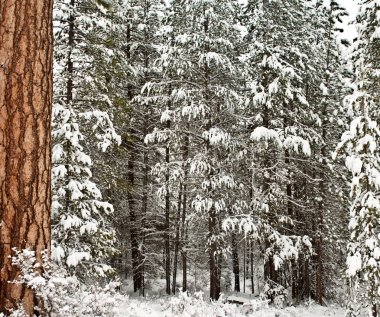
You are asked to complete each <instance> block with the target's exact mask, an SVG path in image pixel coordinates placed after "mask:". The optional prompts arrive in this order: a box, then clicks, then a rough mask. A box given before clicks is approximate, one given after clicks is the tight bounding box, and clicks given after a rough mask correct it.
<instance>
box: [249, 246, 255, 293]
mask: <svg viewBox="0 0 380 317" xmlns="http://www.w3.org/2000/svg"><path fill="white" fill-rule="evenodd" d="M250 242H251V243H250V249H251V252H250V264H251V290H252V294H255V280H254V278H255V276H254V273H253V241H250Z"/></svg>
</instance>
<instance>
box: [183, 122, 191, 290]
mask: <svg viewBox="0 0 380 317" xmlns="http://www.w3.org/2000/svg"><path fill="white" fill-rule="evenodd" d="M187 129H190V124H187ZM189 147H190V140H189V135H188V134H186V136H185V140H184V146H183V161H184V169H185V175H184V184H183V201H182V216H181V257H182V291H183V292H185V291H186V290H187V253H186V240H187V237H186V232H187V230H186V211H187V176H188V169H187V166H186V164H187V163H186V162H187V159H188V157H189Z"/></svg>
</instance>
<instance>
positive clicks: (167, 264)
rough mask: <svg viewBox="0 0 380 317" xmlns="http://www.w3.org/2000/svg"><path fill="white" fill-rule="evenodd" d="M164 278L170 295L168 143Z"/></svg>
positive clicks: (167, 147)
mask: <svg viewBox="0 0 380 317" xmlns="http://www.w3.org/2000/svg"><path fill="white" fill-rule="evenodd" d="M166 128H167V129H170V121H168V122H167V125H166ZM165 162H166V173H165V191H166V193H165V278H166V294H168V295H170V188H169V163H170V149H169V145H167V146H166V149H165Z"/></svg>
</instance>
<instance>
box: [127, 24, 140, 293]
mask: <svg viewBox="0 0 380 317" xmlns="http://www.w3.org/2000/svg"><path fill="white" fill-rule="evenodd" d="M126 42H127V45H126V57H127V60H128V61H129V63H130V64H131V65H132V54H131V42H132V35H131V26H130V24H128V25H127V32H126ZM127 97H128V101H129V102H132V101H133V90H132V86H131V85H128V86H127ZM130 132H131V134H132V135H133V134H134V131H133V130H131V131H130ZM128 137H129V136H128ZM125 142H126V144H127V150H128V154H129V159H128V172H127V181H128V189H127V201H128V208H129V223H130V238H131V254H132V272H133V291H134V292H137V291H139V292H141V290H142V287H143V281H142V278H143V277H142V270H143V267H142V261H141V251H140V245H139V229H140V230H141V228H139V225H138V221H137V213H136V197H135V194H134V190H135V186H136V184H135V174H136V172H137V170H136V166H135V161H136V149H135V147H136V144H135V143H134V142H133V141H130V140H126V141H125Z"/></svg>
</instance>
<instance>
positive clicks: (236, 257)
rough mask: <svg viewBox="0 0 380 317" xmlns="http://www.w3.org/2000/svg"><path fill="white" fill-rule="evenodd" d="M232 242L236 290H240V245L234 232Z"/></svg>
mask: <svg viewBox="0 0 380 317" xmlns="http://www.w3.org/2000/svg"><path fill="white" fill-rule="evenodd" d="M231 239H232V241H231V244H232V271H233V273H234V278H235V281H234V282H235V283H234V291H235V292H240V267H239V253H238V246H237V242H236V234H235V232H232V235H231Z"/></svg>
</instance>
